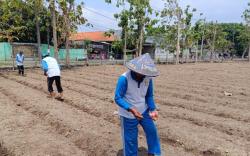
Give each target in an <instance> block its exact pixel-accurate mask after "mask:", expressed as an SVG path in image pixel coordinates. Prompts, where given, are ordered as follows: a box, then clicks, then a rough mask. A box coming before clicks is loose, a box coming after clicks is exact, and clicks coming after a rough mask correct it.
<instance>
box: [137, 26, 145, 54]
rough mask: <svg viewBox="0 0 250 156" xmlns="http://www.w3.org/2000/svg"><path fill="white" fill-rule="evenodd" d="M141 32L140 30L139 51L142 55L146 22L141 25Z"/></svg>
mask: <svg viewBox="0 0 250 156" xmlns="http://www.w3.org/2000/svg"><path fill="white" fill-rule="evenodd" d="M139 32H140V36H139V50H138V51H139V56H141V55H142V46H143V34H144V33H143V32H144V24H142V25H141V26H140V30H139Z"/></svg>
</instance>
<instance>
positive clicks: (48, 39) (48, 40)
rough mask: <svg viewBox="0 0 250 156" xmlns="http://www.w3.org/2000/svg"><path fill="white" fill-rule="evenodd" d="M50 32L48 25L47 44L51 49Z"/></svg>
mask: <svg viewBox="0 0 250 156" xmlns="http://www.w3.org/2000/svg"><path fill="white" fill-rule="evenodd" d="M49 33H50V32H49V26H48V27H47V45H48V49H50V45H49V44H50V37H49V36H50V34H49Z"/></svg>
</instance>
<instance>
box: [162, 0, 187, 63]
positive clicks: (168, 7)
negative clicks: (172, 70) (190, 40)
mask: <svg viewBox="0 0 250 156" xmlns="http://www.w3.org/2000/svg"><path fill="white" fill-rule="evenodd" d="M164 2H165V5H164V6H165V7H164V8H163V10H162V12H161V17H162V18H163V22H162V24H163V25H166V26H167V25H174V26H175V27H176V32H177V35H176V39H175V40H176V62H175V63H176V64H179V61H180V60H179V55H180V39H181V31H182V30H181V27H182V25H183V22H184V20H183V17H182V16H183V10H182V9H181V7H180V6H179V4H178V0H164Z"/></svg>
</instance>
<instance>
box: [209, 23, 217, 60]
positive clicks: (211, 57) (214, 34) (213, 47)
mask: <svg viewBox="0 0 250 156" xmlns="http://www.w3.org/2000/svg"><path fill="white" fill-rule="evenodd" d="M216 24H217V22H216ZM215 39H216V25H215V26H214V33H213V45H212V51H211V55H210V62H213V54H214V49H215Z"/></svg>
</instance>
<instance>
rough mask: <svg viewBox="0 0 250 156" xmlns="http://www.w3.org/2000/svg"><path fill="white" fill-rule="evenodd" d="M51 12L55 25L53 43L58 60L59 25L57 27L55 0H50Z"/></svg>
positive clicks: (53, 25) (53, 24)
mask: <svg viewBox="0 0 250 156" xmlns="http://www.w3.org/2000/svg"><path fill="white" fill-rule="evenodd" d="M50 5H51V6H50V12H51V14H52V27H53V43H54V52H55V53H54V55H55V58H56V59H57V60H58V49H57V27H56V9H55V0H50Z"/></svg>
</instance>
